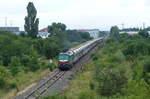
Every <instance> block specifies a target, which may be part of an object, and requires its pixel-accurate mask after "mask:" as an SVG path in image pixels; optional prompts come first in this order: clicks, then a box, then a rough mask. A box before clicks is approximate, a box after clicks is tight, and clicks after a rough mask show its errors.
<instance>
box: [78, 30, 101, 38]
mask: <svg viewBox="0 0 150 99" xmlns="http://www.w3.org/2000/svg"><path fill="white" fill-rule="evenodd" d="M77 31H79V32H88V33H89V34H90V36H91V37H93V38H98V37H99V29H80V30H77Z"/></svg>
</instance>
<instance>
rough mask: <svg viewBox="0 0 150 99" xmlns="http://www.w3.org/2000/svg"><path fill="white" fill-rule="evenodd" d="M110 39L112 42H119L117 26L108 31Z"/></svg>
mask: <svg viewBox="0 0 150 99" xmlns="http://www.w3.org/2000/svg"><path fill="white" fill-rule="evenodd" d="M110 37H111V38H113V39H114V40H116V41H118V42H120V36H119V28H118V27H117V26H112V27H111V29H110Z"/></svg>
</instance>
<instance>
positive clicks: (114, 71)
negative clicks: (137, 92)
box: [95, 63, 127, 96]
mask: <svg viewBox="0 0 150 99" xmlns="http://www.w3.org/2000/svg"><path fill="white" fill-rule="evenodd" d="M96 67H97V68H96V72H95V76H96V80H97V81H98V82H99V86H98V93H99V94H100V95H103V96H113V95H115V94H117V93H119V94H122V92H121V89H122V88H124V87H125V86H126V84H127V78H126V77H125V71H124V70H123V69H121V68H119V67H118V66H117V67H118V68H116V66H115V64H112V63H102V64H99V66H96Z"/></svg>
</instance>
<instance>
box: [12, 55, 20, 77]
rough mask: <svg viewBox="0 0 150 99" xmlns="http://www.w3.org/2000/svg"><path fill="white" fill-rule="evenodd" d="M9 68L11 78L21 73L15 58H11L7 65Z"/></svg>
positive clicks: (17, 60) (18, 61)
mask: <svg viewBox="0 0 150 99" xmlns="http://www.w3.org/2000/svg"><path fill="white" fill-rule="evenodd" d="M9 66H10V67H9V68H10V70H11V73H12V75H13V76H15V75H16V74H17V73H19V72H20V71H21V68H20V66H21V63H20V60H19V58H17V57H15V56H14V57H12V58H11V63H10V64H9Z"/></svg>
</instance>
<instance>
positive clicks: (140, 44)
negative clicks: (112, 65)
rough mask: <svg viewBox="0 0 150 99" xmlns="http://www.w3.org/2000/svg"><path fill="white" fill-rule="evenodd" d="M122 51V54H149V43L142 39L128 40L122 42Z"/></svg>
mask: <svg viewBox="0 0 150 99" xmlns="http://www.w3.org/2000/svg"><path fill="white" fill-rule="evenodd" d="M124 46H125V47H124V48H123V53H124V55H126V56H128V57H130V56H138V55H149V54H150V44H149V43H145V42H144V41H142V40H141V41H128V42H126V43H125V44H124Z"/></svg>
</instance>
